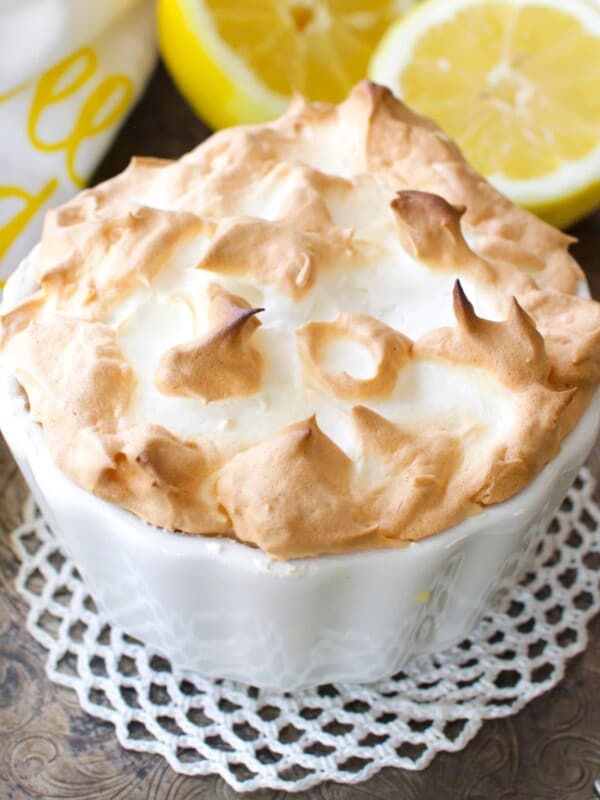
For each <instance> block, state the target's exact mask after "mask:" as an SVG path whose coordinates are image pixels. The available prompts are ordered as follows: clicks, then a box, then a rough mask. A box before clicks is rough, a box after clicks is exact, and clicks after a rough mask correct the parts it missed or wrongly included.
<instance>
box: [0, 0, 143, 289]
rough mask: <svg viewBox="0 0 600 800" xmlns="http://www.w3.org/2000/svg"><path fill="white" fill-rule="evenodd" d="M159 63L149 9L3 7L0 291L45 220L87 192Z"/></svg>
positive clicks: (24, 0) (116, 3)
mask: <svg viewBox="0 0 600 800" xmlns="http://www.w3.org/2000/svg"><path fill="white" fill-rule="evenodd" d="M155 59H156V45H155V38H154V9H153V2H152V0H102V2H97V1H96V0H19V2H18V3H12V2H10V3H8V4H4V3H2V2H1V0H0V281H2V283H3V282H4V280H6V278H7V277H8V275H10V273H11V272H12V271H13V270H14V269H15V267H16V266H17V265H18V263H19V261H20V260H21V259H22V258H23V257H24V256H25V255H26V254H27V253H28V252H29V250H31V248H32V247H33V246H34V245H35V243H36V241H37V240H38V238H39V235H40V231H41V226H42V219H43V215H44V212H45V211H46V210H47V209H48V208H49V207H51V206H55V205H57V204H59V203H61V202H63V201H64V200H66V199H67V198H69V197H70V196H71V195H73V194H74V193H75V192H77V191H79V189H81V187H83V186H84V185H85V184H86V182H87V180H88V179H89V177H90V175H91V173H92V172H93V170H94V167H95V166H96V164H97V163H98V161H99V160H100V158H101V157H102V155H103V153H104V152H105V150H106V149H107V147H108V146H109V144H110V142H111V140H112V138H113V137H114V135H115V134H116V132H117V130H118V127H119V125H120V124H121V123H122V121H123V120H124V118H125V116H126V114H127V112H128V111H129V109H130V108H131V106H132V104H133V103H134V101H135V100H136V98H137V97H138V96H139V94H140V92H141V91H142V89H143V88H144V86H145V83H146V81H147V79H148V77H149V75H150V72H151V70H152V67H153V65H154V62H155ZM0 285H2V284H0Z"/></svg>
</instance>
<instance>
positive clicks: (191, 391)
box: [2, 82, 600, 559]
mask: <svg viewBox="0 0 600 800" xmlns="http://www.w3.org/2000/svg"><path fill="white" fill-rule="evenodd" d="M572 241H573V240H572V239H571V238H569V237H568V236H566V235H564V234H563V233H561V232H560V231H558V230H556V229H554V228H552V227H550V226H549V225H547V224H546V223H544V222H542V221H541V220H539V219H537V218H536V217H534V216H532V215H531V214H529V213H528V212H526V211H523V210H522V209H519V208H517V207H516V206H514V205H513V204H512V203H510V202H509V201H508V200H507V199H505V198H504V197H503V196H502V195H500V194H499V193H498V192H497V191H495V190H494V189H493V188H492V187H491V186H490V185H489V184H488V183H487V182H486V181H485V180H484V179H483V178H481V177H480V176H479V175H478V174H477V173H476V172H475V171H474V170H473V169H472V168H471V167H470V166H469V165H468V164H467V163H466V162H465V160H464V159H463V157H462V155H461V153H460V151H459V150H458V148H457V147H456V146H455V145H454V144H453V143H452V142H451V141H450V140H449V139H448V138H447V137H446V136H445V135H444V134H442V133H441V132H440V131H439V130H438V129H437V128H436V127H435V125H434V124H433V123H431V122H430V121H428V120H426V119H424V118H423V117H420V116H418V115H417V114H415V113H414V112H412V111H411V110H410V109H409V108H407V107H406V106H405V105H403V104H402V103H400V102H399V101H398V100H396V99H395V98H394V97H393V95H392V94H391V93H390V92H389V91H388V90H386V89H383V88H382V87H379V86H377V85H375V84H372V83H367V82H364V83H361V84H359V85H358V86H357V87H356V88H355V89H354V90H353V91H352V92H351V94H350V96H349V97H348V99H347V100H346V101H345V102H344V103H342V104H341V105H339V106H337V107H335V106H329V105H325V104H309V103H307V102H305V101H304V100H302V99H301V98H296V99H295V100H294V102H293V103H292V106H291V107H290V109H289V111H288V112H287V113H286V114H285V115H284V116H283V117H281V118H280V119H278V120H276V121H274V122H271V123H266V124H262V125H256V126H247V127H238V128H231V129H228V130H224V131H221V132H220V133H217V134H215V135H214V136H212V137H211V138H210V139H208V140H207V141H206V142H204V143H203V144H202V145H200V146H199V147H198V148H197V149H195V150H194V151H192V152H191V153H189V154H187V155H186V156H184V157H183V158H181V159H179V160H178V161H173V162H171V161H163V160H157V159H134V160H133V161H132V163H131V165H130V166H129V167H128V168H127V169H126V170H125V171H124V172H123V173H122V174H121V175H118V176H117V177H115V178H113V179H111V180H109V181H107V182H106V183H103V184H101V185H99V186H96V187H94V188H91V189H87V190H85V191H83V192H82V193H80V194H79V195H78V196H77V197H75V198H74V199H73V200H71V201H69V202H68V203H66V204H65V205H63V206H61V207H59V208H58V209H56V210H53V211H51V212H49V213H48V215H47V217H46V220H45V224H44V230H43V236H42V240H41V245H40V247H39V250H38V251H37V253H36V255H35V257H34V265H33V269H34V276H35V280H36V283H37V287H38V288H37V290H36V291H35V292H33V293H32V294H31V295H30V296H29V297H28V298H27V299H26V300H23V301H21V302H20V303H19V304H17V305H16V306H15V307H13V308H10V309H5V310H4V313H3V315H2V351H3V360H4V363H5V364H6V365H7V367H8V368H9V369H10V370H11V371H12V372H13V373H14V375H15V376H16V378H17V379H18V381H19V383H20V384H21V386H22V387H23V389H24V390H25V392H26V394H27V398H28V401H29V407H30V414H31V416H32V418H33V419H34V420H35V421H37V422H39V423H40V424H41V426H42V428H43V431H44V436H45V440H46V443H47V446H48V449H49V451H50V453H51V455H52V458H53V460H54V461H55V463H56V464H57V465H58V466H59V467H60V469H61V470H62V471H63V472H64V473H65V474H66V475H67V476H69V477H70V478H71V479H72V480H73V481H74V482H75V483H77V484H78V485H80V486H82V487H83V488H85V489H87V490H89V491H91V492H93V493H95V494H96V495H98V496H99V497H101V498H103V499H105V500H108V501H110V502H112V503H116V504H118V505H120V506H123V507H124V508H126V509H129V510H130V511H132V512H134V513H135V514H137V515H138V516H140V517H141V518H142V519H144V520H146V521H147V522H149V523H152V524H153V525H156V526H159V527H163V528H166V529H169V530H174V531H182V532H185V533H189V534H206V535H222V536H228V537H233V538H236V539H237V540H239V541H242V542H246V543H249V544H251V545H255V546H257V547H259V548H261V549H262V550H264V551H265V552H266V553H268V554H269V555H270V556H272V557H274V558H277V559H295V558H300V557H304V556H316V555H321V554H327V553H343V552H349V551H356V550H367V549H374V548H385V547H396V546H401V545H405V544H407V543H409V542H411V541H414V540H417V539H422V538H424V537H428V536H431V535H432V534H435V533H437V532H439V531H442V530H444V529H446V528H448V527H449V526H452V525H454V524H455V523H457V522H459V521H460V520H462V519H464V518H465V517H467V516H469V515H473V514H476V513H478V512H479V511H480V510H481V509H482V508H484V507H485V506H488V505H490V504H495V503H501V502H502V501H504V500H506V499H508V498H509V497H511V496H512V495H514V494H515V493H517V492H519V491H520V490H521V489H523V488H524V487H525V486H526V485H527V484H529V483H530V482H531V481H532V479H533V478H534V477H535V475H536V474H537V473H538V472H539V471H540V470H541V468H542V467H543V466H544V465H545V464H546V463H547V462H548V461H549V460H551V459H552V458H553V457H554V456H555V455H556V453H557V452H558V451H559V449H560V445H561V440H562V439H563V438H564V437H565V436H566V435H567V433H568V432H569V431H570V430H571V429H572V428H573V426H574V425H575V423H576V422H577V420H578V419H579V417H580V416H581V414H582V413H583V411H584V410H585V408H586V406H587V404H588V402H589V399H590V397H591V394H592V391H593V389H594V387H595V386H596V385H597V383H598V382H599V380H600V305H599V304H597V303H595V302H593V301H591V300H587V299H585V298H583V297H581V296H579V294H578V288H579V287H580V285H581V281H582V273H581V271H580V269H579V267H578V266H577V264H576V262H575V261H574V259H573V258H572V257H571V255H570V254H569V252H568V248H569V245H570V243H571V242H572ZM148 535H152V533H151V531H150V530H149V531H148Z"/></svg>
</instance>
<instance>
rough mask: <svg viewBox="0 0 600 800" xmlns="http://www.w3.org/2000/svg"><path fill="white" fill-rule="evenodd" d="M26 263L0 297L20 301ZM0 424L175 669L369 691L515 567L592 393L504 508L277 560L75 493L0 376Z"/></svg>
mask: <svg viewBox="0 0 600 800" xmlns="http://www.w3.org/2000/svg"><path fill="white" fill-rule="evenodd" d="M25 267H26V262H25V263H24V264H23V266H22V267H21V268H20V269H19V271H18V272H17V273H16V274H15V276H13V278H12V279H11V281H9V285H8V286H7V290H6V297H5V303H7V304H10V305H12V304H13V303H14V302H15V301H16V300H17V299H18V298H19V297H25V296H27V294H28V293H29V292H31V290H32V288H33V285H32V283H31V280H30V279H29V277H28V273H27V270H26V269H25ZM0 424H1V428H2V432H3V434H4V436H5V438H6V440H7V442H8V444H9V446H10V448H11V450H12V452H13V454H14V456H15V458H16V460H17V462H18V463H19V466H20V467H21V469H22V471H23V473H24V475H25V477H26V479H27V480H28V482H29V484H30V486H31V488H32V491H33V492H34V494H35V497H36V499H37V501H38V503H39V504H40V506H41V507H42V509H43V511H44V513H45V514H46V517H47V519H48V520H49V521H50V524H51V525H52V527H53V529H54V531H55V533H56V535H57V537H58V538H59V540H60V541H61V542H62V543H63V544H64V546H65V547H66V549H67V550H68V551H69V553H70V555H71V556H72V558H73V560H74V561H75V563H76V564H77V565H78V567H79V569H80V571H81V573H82V575H83V576H84V578H85V580H86V582H87V585H88V586H89V588H90V591H91V593H92V595H93V596H94V599H95V600H96V602H97V603H98V605H99V606H100V607H101V609H102V610H103V611H104V612H105V614H106V615H107V616H108V617H109V619H111V620H112V621H113V622H114V623H116V624H118V625H120V626H122V627H123V628H124V629H125V631H127V632H128V633H130V634H131V635H133V636H136V637H137V638H139V639H142V640H143V641H145V642H146V643H147V644H149V645H151V646H152V647H154V648H156V650H157V651H158V652H160V653H161V654H163V655H165V656H166V657H167V658H169V659H170V660H171V661H172V663H173V664H174V665H175V666H177V667H180V668H187V669H191V670H195V671H198V672H200V673H202V674H204V675H207V676H214V677H226V678H233V679H236V680H240V681H243V682H246V683H250V684H253V685H256V686H261V687H272V688H276V689H280V690H286V689H288V690H292V689H296V688H300V687H303V686H307V685H314V684H319V683H325V682H329V681H374V680H377V679H378V678H382V677H385V676H389V675H392V674H394V673H396V672H398V671H399V670H400V668H401V667H402V665H403V664H404V663H406V661H407V660H408V659H409V658H411V657H412V656H414V655H416V654H418V653H424V652H432V651H435V650H441V649H442V648H445V647H447V646H448V645H450V644H453V643H455V642H457V641H460V640H461V639H463V638H464V637H465V636H466V635H467V634H468V633H469V631H470V630H471V629H472V627H473V626H474V625H475V623H476V622H477V621H478V619H479V618H480V617H481V615H482V614H483V613H484V612H485V610H486V609H487V608H489V607H490V606H491V605H492V604H494V603H495V602H496V601H497V598H498V597H499V596H500V595H501V593H502V590H503V589H506V587H508V586H510V585H512V584H514V582H515V580H516V579H517V578H518V576H519V575H520V574H522V573H523V571H524V570H525V569H526V568H527V565H528V563H529V562H530V559H531V556H532V554H533V552H534V550H535V547H536V544H537V542H538V541H539V538H540V537H541V536H542V535H543V534H544V531H545V529H546V526H547V524H548V522H549V521H550V518H551V515H552V514H553V512H554V510H555V509H556V507H557V505H558V504H559V503H560V502H561V500H562V498H563V497H564V495H565V493H566V491H567V489H568V487H569V485H570V484H571V482H572V480H573V479H574V477H575V475H576V473H577V471H578V470H579V468H580V467H581V465H582V464H583V462H584V461H585V458H586V457H587V455H588V453H589V451H590V449H591V447H592V445H593V444H594V442H595V440H596V436H597V434H598V429H599V427H600V392H596V394H595V395H594V398H593V400H592V403H591V404H590V407H589V408H588V409H587V411H586V412H585V414H584V416H583V417H582V419H581V420H580V422H579V423H578V425H577V426H576V428H575V429H574V431H573V432H572V433H571V434H570V435H569V437H568V438H567V439H566V440H565V441H564V443H563V447H562V450H561V452H560V454H559V455H558V456H557V457H556V458H555V459H554V460H553V461H552V462H551V463H550V464H548V465H547V466H546V468H545V469H544V470H543V471H542V472H541V473H540V475H539V476H538V477H537V478H536V480H535V481H534V482H533V483H532V484H531V485H530V486H529V487H528V488H527V489H525V490H524V491H523V492H521V493H520V494H519V495H517V496H516V497H514V498H512V499H511V500H510V501H508V502H506V503H503V504H501V505H498V506H494V507H491V508H489V509H487V510H486V511H485V512H483V513H482V514H480V515H478V516H476V517H472V518H470V519H468V520H466V521H465V522H463V523H461V524H460V525H457V526H455V527H454V528H451V529H449V530H447V531H445V532H444V533H441V534H438V535H437V536H434V537H432V538H430V539H426V540H424V541H421V542H417V543H414V544H411V545H410V546H408V547H406V548H402V549H397V550H386V551H373V552H368V553H358V554H347V555H341V556H325V557H319V558H314V559H303V560H299V561H294V562H290V563H281V562H272V561H270V560H269V559H268V558H267V557H266V556H265V555H264V554H263V553H262V552H260V551H258V550H255V549H252V548H250V547H248V546H246V545H243V544H238V543H236V542H233V541H228V540H224V539H211V538H208V537H202V536H197V537H191V536H186V535H183V534H177V533H172V532H168V531H164V530H160V529H158V528H155V527H153V526H150V525H148V524H146V523H144V522H142V521H141V520H139V519H138V518H137V517H135V516H134V515H133V514H131V513H129V512H127V511H125V510H123V509H121V508H118V507H117V506H114V505H112V504H110V503H106V502H105V501H103V500H100V499H98V498H97V497H94V496H93V495H91V494H90V493H88V492H86V491H84V490H82V489H80V488H78V487H77V486H75V485H74V484H73V483H72V482H71V481H70V480H68V479H67V478H66V477H65V476H64V475H63V474H62V473H61V472H60V471H59V470H58V469H57V468H56V467H55V466H54V464H53V463H52V461H51V460H50V457H49V455H48V452H47V449H46V446H45V442H44V438H43V434H42V431H41V429H40V427H39V426H38V425H36V424H35V423H33V422H32V421H31V419H30V418H29V415H28V412H27V407H26V400H25V397H24V394H23V392H22V390H21V389H20V387H19V385H18V384H17V382H16V380H15V379H14V377H13V376H12V375H10V374H8V373H7V371H6V370H1V371H0Z"/></svg>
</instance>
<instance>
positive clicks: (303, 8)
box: [158, 0, 413, 128]
mask: <svg viewBox="0 0 600 800" xmlns="http://www.w3.org/2000/svg"><path fill="white" fill-rule="evenodd" d="M412 1H413V0H159V3H158V35H159V43H160V47H161V52H162V55H163V58H164V60H165V62H166V64H167V67H168V68H169V70H170V72H171V74H172V75H173V78H174V80H175V82H176V83H177V85H178V86H179V88H180V90H181V91H182V93H183V94H184V96H185V97H186V98H187V99H188V101H189V102H190V103H191V105H192V106H193V107H194V109H195V110H196V111H197V112H198V113H199V114H200V115H201V116H202V117H204V119H206V120H207V122H209V123H210V124H211V125H212V126H213V127H215V128H221V127H225V126H226V125H232V124H236V123H241V122H260V121H263V120H266V119H270V118H272V117H275V116H278V115H279V114H281V112H282V111H284V110H285V108H286V106H287V104H288V101H289V98H290V96H291V94H292V93H293V91H294V90H297V91H299V92H301V93H302V94H304V95H305V96H306V97H308V98H310V99H311V100H324V101H330V102H338V101H339V100H341V99H342V98H343V97H344V96H345V95H346V94H347V92H348V90H349V89H350V88H351V87H352V86H353V85H354V84H355V83H356V82H357V81H358V80H360V79H361V78H363V77H364V76H365V75H366V71H367V66H368V63H369V59H370V56H371V53H372V52H373V48H374V47H375V45H376V44H377V42H378V41H379V39H380V38H381V36H382V34H383V33H384V31H385V30H386V28H387V27H388V26H389V24H390V22H391V21H392V20H394V19H395V18H396V17H397V16H398V14H399V13H401V12H402V11H404V10H406V8H407V7H408V6H410V5H411V4H412Z"/></svg>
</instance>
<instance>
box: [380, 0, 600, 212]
mask: <svg viewBox="0 0 600 800" xmlns="http://www.w3.org/2000/svg"><path fill="white" fill-rule="evenodd" d="M369 73H370V77H371V78H372V79H373V80H375V81H378V82H379V83H383V84H385V85H387V86H389V87H390V88H391V89H393V90H394V92H396V94H398V95H399V96H400V97H402V98H403V99H404V100H405V101H406V102H407V103H408V104H409V105H410V106H412V107H413V108H415V109H416V110H418V111H420V112H422V113H423V114H426V115H427V116H429V117H431V118H432V119H434V120H435V121H436V122H437V123H438V124H439V125H440V127H441V128H442V129H443V130H444V131H445V132H446V133H448V135H449V136H451V137H452V138H454V139H455V140H456V141H457V142H458V143H459V145H460V146H461V148H462V150H463V152H464V153H465V155H466V157H467V158H468V159H469V160H470V161H471V163H472V164H473V165H474V166H475V167H476V169H478V170H479V171H480V172H481V173H482V174H483V175H485V176H486V177H487V178H488V179H489V180H490V182H491V183H493V184H494V185H495V186H496V187H497V188H498V189H499V190H500V191H502V192H504V194H506V195H507V196H508V197H510V198H511V199H512V200H513V201H514V202H516V203H519V204H521V205H523V206H525V207H526V208H529V209H530V210H531V211H534V212H535V213H537V214H539V215H540V216H542V217H543V218H544V219H546V220H548V221H549V222H552V223H553V224H555V225H558V226H561V227H564V226H567V225H569V224H571V223H572V222H574V221H575V220H576V219H578V218H579V217H581V216H583V215H584V214H586V213H587V212H589V211H590V210H591V209H592V208H593V207H594V206H595V205H596V204H598V203H600V4H599V3H597V2H590V0H428V1H427V2H425V3H423V4H422V5H419V6H417V7H416V8H415V9H414V11H412V12H411V13H410V14H408V15H406V16H405V17H404V18H403V19H401V20H399V21H398V22H397V23H395V24H394V25H392V26H391V28H390V29H389V31H388V32H387V33H386V35H385V36H384V37H383V39H382V40H381V42H380V44H379V46H378V47H377V49H376V51H375V52H374V54H373V58H372V60H371V64H370V67H369Z"/></svg>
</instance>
